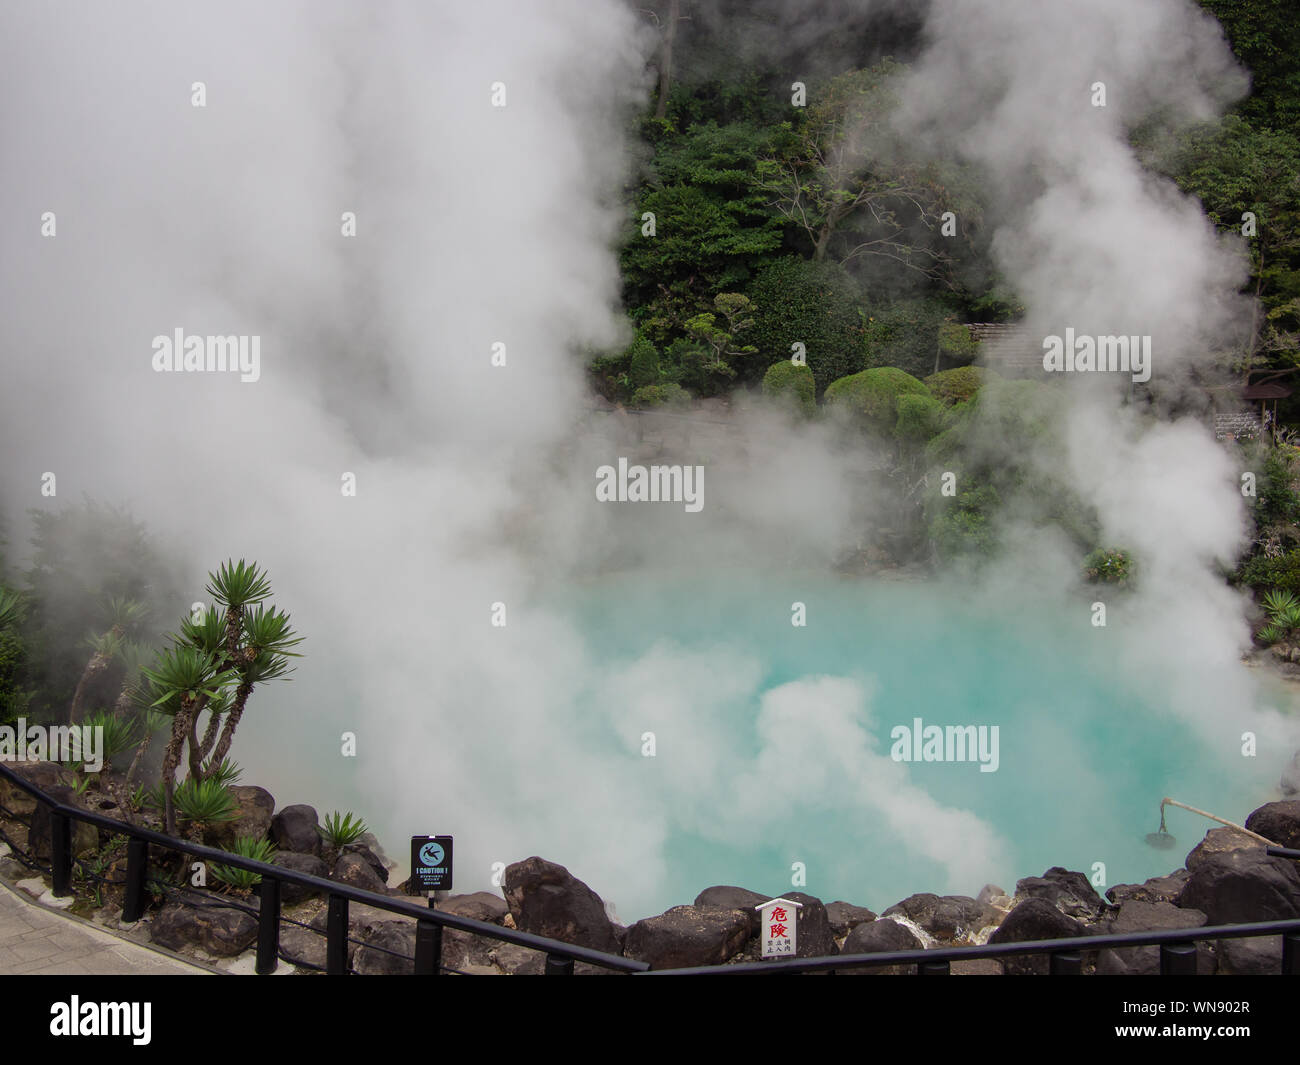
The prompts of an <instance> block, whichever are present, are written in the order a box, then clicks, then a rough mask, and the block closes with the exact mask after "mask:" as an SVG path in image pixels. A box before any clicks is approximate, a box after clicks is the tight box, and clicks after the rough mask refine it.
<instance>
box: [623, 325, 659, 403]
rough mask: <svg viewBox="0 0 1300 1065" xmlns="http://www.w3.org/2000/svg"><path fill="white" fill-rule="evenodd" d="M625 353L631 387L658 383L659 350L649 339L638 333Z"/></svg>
mask: <svg viewBox="0 0 1300 1065" xmlns="http://www.w3.org/2000/svg"><path fill="white" fill-rule="evenodd" d="M627 355H628V380H629V381H630V382H631V385H632V388H633V389H638V388H644V387H645V386H647V385H655V384H658V383H659V350H658V348H656V347H655V346H654V345H653V344H651V343H650V341H649V340H647V339H646V338H645V337H644V336H642V335H641V334H639V333H638V334H637V338H636V339H635V340H634V341H632V343H631V344H630V345H629V346H628V349H627Z"/></svg>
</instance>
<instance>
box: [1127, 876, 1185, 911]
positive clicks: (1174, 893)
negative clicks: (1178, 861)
mask: <svg viewBox="0 0 1300 1065" xmlns="http://www.w3.org/2000/svg"><path fill="white" fill-rule="evenodd" d="M1191 875H1192V874H1191V873H1189V872H1188V871H1187V870H1186V869H1179V870H1176V871H1175V872H1172V873H1170V874H1168V875H1167V876H1153V877H1151V879H1150V880H1144V881H1143V882H1142V883H1140V884H1116V885H1115V886H1114V887H1110V888H1107V889H1106V898H1108V899H1110V901H1111V902H1113V903H1114V904H1115V905H1116V906H1119V905H1121V904H1123V903H1125V902H1129V901H1132V902H1172V903H1173V904H1174V905H1175V906H1177V905H1178V900H1179V898H1180V897H1181V896H1182V893H1183V888H1185V887H1186V886H1187V881H1188V879H1189V878H1190V877H1191Z"/></svg>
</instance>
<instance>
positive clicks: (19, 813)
mask: <svg viewBox="0 0 1300 1065" xmlns="http://www.w3.org/2000/svg"><path fill="white" fill-rule="evenodd" d="M5 765H6V768H8V769H12V770H13V771H14V773H15V775H17V776H20V777H22V778H23V780H25V781H27V783H28V784H31V785H32V786H33V787H36V788H40V789H41V791H44V792H48V791H49V790H50V788H53V787H56V786H57V785H60V784H62V783H63V777H62V775H61V773H60V770H59V766H58V764H57V763H55V762H6V763H5ZM0 806H4V807H5V808H6V809H7V810H9V811H10V812H11V813H13V814H14V816H15V817H18V818H20V819H26V818H27V817H29V816H30V815H31V812H32V810H34V809H35V808H36V800H35V799H34V798H33V797H32V796H31V795H28V794H27V792H25V791H23V789H22V788H20V787H18V786H17V785H16V784H10V783H9V781H8V780H5V779H3V778H0Z"/></svg>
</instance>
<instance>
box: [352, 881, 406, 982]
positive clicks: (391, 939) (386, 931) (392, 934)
mask: <svg viewBox="0 0 1300 1065" xmlns="http://www.w3.org/2000/svg"><path fill="white" fill-rule="evenodd" d="M372 875H373V874H372ZM352 968H354V969H355V970H356V971H357V972H358V973H361V974H363V975H375V976H400V975H403V974H410V973H413V972H414V971H415V923H414V922H412V921H400V920H392V921H381V922H379V923H377V924H374V925H369V926H367V927H366V929H365V931H364V932H363V933H362V934H361V945H360V946H358V947H357V952H356V954H355V956H354V957H353V959H352Z"/></svg>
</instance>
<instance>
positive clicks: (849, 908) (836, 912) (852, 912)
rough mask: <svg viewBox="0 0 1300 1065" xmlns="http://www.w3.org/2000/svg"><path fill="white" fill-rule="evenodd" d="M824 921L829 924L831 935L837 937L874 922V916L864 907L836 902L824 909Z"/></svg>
mask: <svg viewBox="0 0 1300 1065" xmlns="http://www.w3.org/2000/svg"><path fill="white" fill-rule="evenodd" d="M826 919H827V920H828V921H829V922H830V925H831V933H832V934H833V935H835V936H837V937H838V936H846V935H848V934H849V933H850V932H852V931H853V929H854V928H856V927H857V926H858V925H860V924H863V923H864V922H866V921H874V920H875V919H876V915H875V914H874V913H872V912H871V911H870V910H868V909H867V908H866V907H865V906H854V905H852V904H851V903H848V902H838V901H836V902H832V903H831V904H830V905H829V906H827V907H826Z"/></svg>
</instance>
